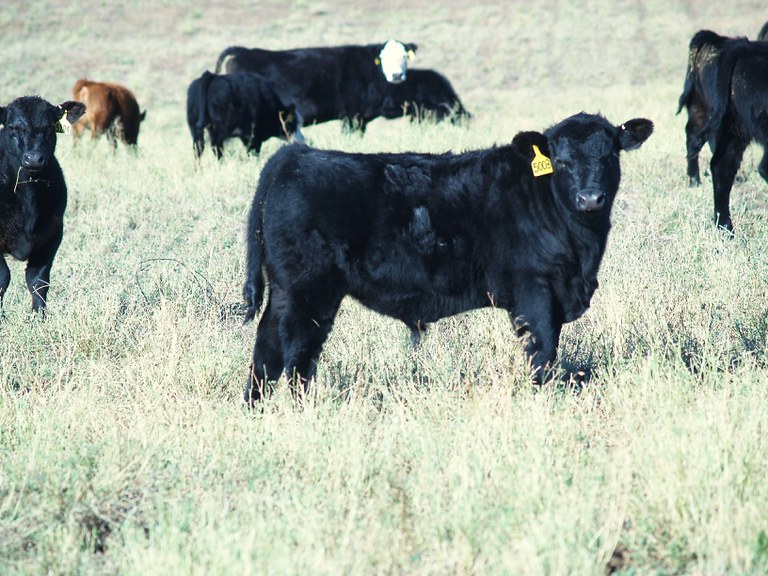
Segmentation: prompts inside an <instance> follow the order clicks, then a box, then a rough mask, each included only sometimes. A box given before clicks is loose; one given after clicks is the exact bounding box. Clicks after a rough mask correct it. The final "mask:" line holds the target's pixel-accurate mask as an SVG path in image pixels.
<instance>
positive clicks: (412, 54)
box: [405, 42, 419, 60]
mask: <svg viewBox="0 0 768 576" xmlns="http://www.w3.org/2000/svg"><path fill="white" fill-rule="evenodd" d="M405 49H406V50H407V51H408V60H413V59H415V58H416V50H418V49H419V47H418V46H417V45H416V44H414V43H413V42H409V43H408V44H406V45H405Z"/></svg>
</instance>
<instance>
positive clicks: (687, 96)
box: [675, 42, 700, 114]
mask: <svg viewBox="0 0 768 576" xmlns="http://www.w3.org/2000/svg"><path fill="white" fill-rule="evenodd" d="M699 48H700V46H698V45H695V44H694V43H693V42H691V46H690V48H689V50H688V68H687V70H686V71H685V83H684V84H683V93H682V94H680V99H679V100H678V101H677V112H676V113H675V114H680V111H681V110H682V109H683V107H685V106H687V105H688V103H689V102H690V100H691V95H692V94H693V89H694V86H695V85H696V74H695V72H694V71H695V69H696V67H695V65H696V56H697V55H698V53H699Z"/></svg>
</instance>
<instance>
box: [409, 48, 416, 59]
mask: <svg viewBox="0 0 768 576" xmlns="http://www.w3.org/2000/svg"><path fill="white" fill-rule="evenodd" d="M415 59H416V52H414V51H413V50H408V60H415Z"/></svg>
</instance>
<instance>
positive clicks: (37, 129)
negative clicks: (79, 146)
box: [0, 96, 85, 173]
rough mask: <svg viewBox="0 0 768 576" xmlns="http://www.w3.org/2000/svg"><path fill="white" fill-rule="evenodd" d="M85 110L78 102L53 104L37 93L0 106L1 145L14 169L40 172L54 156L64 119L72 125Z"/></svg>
mask: <svg viewBox="0 0 768 576" xmlns="http://www.w3.org/2000/svg"><path fill="white" fill-rule="evenodd" d="M84 112H85V106H84V105H83V104H80V103H79V102H65V103H63V104H62V105H60V106H54V105H53V104H51V103H49V102H46V101H45V100H43V99H42V98H40V97H38V96H24V97H22V98H17V99H16V100H14V101H13V102H11V103H10V104H9V105H8V106H5V107H2V108H0V124H2V128H1V129H0V147H1V148H2V149H3V150H4V152H5V155H6V158H7V160H8V161H10V162H11V163H12V164H13V166H14V169H20V168H24V169H26V170H27V171H29V172H33V173H34V172H40V171H41V170H44V169H45V168H46V167H47V166H48V162H49V161H50V159H51V158H52V157H53V153H54V151H55V150H56V132H60V131H62V130H63V129H62V122H64V121H65V120H64V119H65V118H66V122H67V123H69V124H73V123H75V122H77V120H78V119H79V118H80V116H82V115H83V113H84Z"/></svg>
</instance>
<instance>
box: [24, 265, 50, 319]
mask: <svg viewBox="0 0 768 576" xmlns="http://www.w3.org/2000/svg"><path fill="white" fill-rule="evenodd" d="M25 276H26V280H27V289H28V290H29V293H30V294H31V295H32V311H33V312H41V313H43V314H44V313H45V303H46V298H47V297H48V288H49V287H50V285H51V265H50V264H44V265H42V266H33V265H31V264H28V265H27V269H26V270H25Z"/></svg>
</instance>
